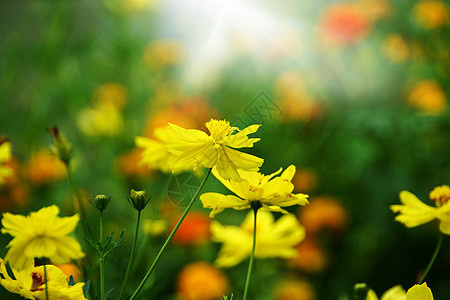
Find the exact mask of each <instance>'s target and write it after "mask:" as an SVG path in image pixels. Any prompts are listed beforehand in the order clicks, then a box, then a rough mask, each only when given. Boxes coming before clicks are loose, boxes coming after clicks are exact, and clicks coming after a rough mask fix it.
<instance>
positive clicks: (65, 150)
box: [47, 126, 73, 165]
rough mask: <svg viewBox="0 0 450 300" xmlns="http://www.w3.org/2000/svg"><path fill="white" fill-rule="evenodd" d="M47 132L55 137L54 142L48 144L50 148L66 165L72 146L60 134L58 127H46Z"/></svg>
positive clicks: (71, 153)
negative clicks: (50, 144)
mask: <svg viewBox="0 0 450 300" xmlns="http://www.w3.org/2000/svg"><path fill="white" fill-rule="evenodd" d="M47 132H48V133H50V135H51V136H53V137H54V138H55V142H54V144H53V145H52V146H50V150H51V151H52V152H53V154H55V155H56V156H58V158H59V159H60V160H61V161H62V162H63V163H65V164H66V165H68V164H69V163H70V160H71V159H72V157H73V146H72V145H71V144H70V143H69V141H67V139H66V138H65V137H64V136H63V135H62V134H61V132H60V131H59V129H58V127H56V126H54V127H52V128H47Z"/></svg>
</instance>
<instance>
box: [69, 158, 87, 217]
mask: <svg viewBox="0 0 450 300" xmlns="http://www.w3.org/2000/svg"><path fill="white" fill-rule="evenodd" d="M66 171H67V178H68V179H69V182H70V186H71V187H72V192H73V193H74V194H75V199H76V204H78V207H79V209H80V218H81V220H82V222H83V223H84V222H85V220H86V211H85V210H84V206H83V203H82V199H83V197H82V196H81V193H80V190H79V189H78V187H77V186H76V184H75V181H74V180H73V175H72V170H71V168H70V165H69V164H66ZM71 199H72V206H73V209H74V210H75V211H76V210H77V208H76V206H75V203H74V201H73V197H72V198H71Z"/></svg>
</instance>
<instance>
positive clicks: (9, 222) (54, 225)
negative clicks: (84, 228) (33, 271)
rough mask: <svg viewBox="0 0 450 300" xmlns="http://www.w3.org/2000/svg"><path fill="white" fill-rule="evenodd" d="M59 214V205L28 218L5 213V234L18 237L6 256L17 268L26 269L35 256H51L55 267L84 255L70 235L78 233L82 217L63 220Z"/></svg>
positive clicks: (14, 267)
mask: <svg viewBox="0 0 450 300" xmlns="http://www.w3.org/2000/svg"><path fill="white" fill-rule="evenodd" d="M58 214H59V208H58V207H57V206H55V205H52V206H49V207H44V208H42V209H40V210H39V211H37V212H32V213H30V214H29V215H28V216H22V215H13V214H11V213H4V214H3V219H2V225H3V228H2V233H8V234H10V235H12V236H13V237H14V238H13V239H12V240H11V242H10V243H9V244H8V246H7V247H8V248H10V249H9V251H8V253H7V254H6V257H5V261H8V262H9V263H10V265H11V267H12V268H13V269H16V270H23V269H25V268H26V267H27V266H29V265H30V264H31V262H32V261H33V258H35V257H47V258H49V259H50V260H51V261H52V262H53V263H55V264H64V263H67V262H69V261H70V260H71V259H78V258H81V257H83V256H84V253H83V251H81V246H80V244H79V243H78V242H77V241H76V240H75V239H74V238H73V237H69V236H67V235H68V234H69V233H71V232H73V231H74V230H75V227H76V226H77V223H78V221H79V216H78V214H76V215H74V216H72V217H63V218H60V217H58Z"/></svg>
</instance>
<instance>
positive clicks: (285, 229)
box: [211, 210, 305, 267]
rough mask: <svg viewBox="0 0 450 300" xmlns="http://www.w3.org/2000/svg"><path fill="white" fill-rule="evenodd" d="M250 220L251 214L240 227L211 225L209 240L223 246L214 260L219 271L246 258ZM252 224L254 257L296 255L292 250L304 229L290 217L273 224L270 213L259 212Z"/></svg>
mask: <svg viewBox="0 0 450 300" xmlns="http://www.w3.org/2000/svg"><path fill="white" fill-rule="evenodd" d="M253 220H254V213H253V212H252V211H250V212H249V213H248V214H247V217H246V218H245V220H244V222H243V223H242V225H241V226H240V227H239V226H231V225H228V226H225V225H222V224H220V223H219V222H217V221H214V222H213V223H212V224H211V233H212V240H213V241H215V242H219V243H223V246H222V249H221V250H220V252H219V257H218V258H217V260H216V264H217V265H218V266H219V267H232V266H235V265H237V264H239V263H240V262H241V261H243V260H244V259H246V258H247V257H250V255H251V253H252V244H253ZM256 223H257V224H256V248H255V257H259V258H269V257H281V258H293V257H295V256H296V255H297V253H298V252H297V250H296V249H295V246H296V245H297V244H298V243H300V242H301V241H302V240H303V239H304V238H305V229H304V228H303V227H302V226H301V225H300V224H299V222H298V220H297V218H296V217H295V216H294V215H292V214H289V215H285V216H282V217H281V218H279V219H278V220H276V221H275V220H274V217H273V215H272V214H271V213H270V212H267V211H261V210H260V211H258V216H257V219H256Z"/></svg>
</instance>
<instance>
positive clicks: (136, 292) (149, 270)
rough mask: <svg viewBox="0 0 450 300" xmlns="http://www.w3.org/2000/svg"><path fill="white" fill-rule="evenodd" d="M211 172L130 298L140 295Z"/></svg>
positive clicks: (131, 299) (207, 174)
mask: <svg viewBox="0 0 450 300" xmlns="http://www.w3.org/2000/svg"><path fill="white" fill-rule="evenodd" d="M210 174H211V169H209V170H208V172H207V173H206V175H205V177H204V178H203V181H202V182H201V183H200V186H199V187H198V189H197V191H196V192H195V195H194V196H193V197H192V199H191V202H189V204H188V206H187V207H186V209H185V210H184V212H183V214H182V215H181V217H180V219H179V220H178V223H177V224H176V225H175V227H174V228H173V230H172V232H171V233H170V235H169V236H168V237H167V240H166V241H165V243H164V245H163V246H162V247H161V250H159V252H158V255H156V258H155V260H154V261H153V263H152V265H151V266H150V268H149V269H148V271H147V274H145V276H144V278H143V279H142V281H141V283H140V284H139V286H138V287H137V289H136V290H135V291H134V293H133V295H132V296H131V298H130V299H129V300H134V299H135V298H136V296H137V295H138V293H139V292H140V291H141V290H142V288H143V287H144V284H145V282H146V281H147V280H148V278H149V277H150V275H151V274H152V272H153V270H154V269H155V267H156V264H157V263H158V261H159V259H160V258H161V255H162V254H163V252H164V250H165V249H166V248H167V246H168V245H169V242H170V241H171V240H172V238H173V236H174V235H175V233H176V232H177V230H178V227H180V225H181V223H182V222H183V220H184V218H185V217H186V215H187V214H188V212H189V210H190V209H191V207H192V205H194V202H195V200H196V199H197V198H198V196H199V194H200V191H201V190H202V188H203V186H204V185H205V183H206V181H207V180H208V177H209V175H210Z"/></svg>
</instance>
